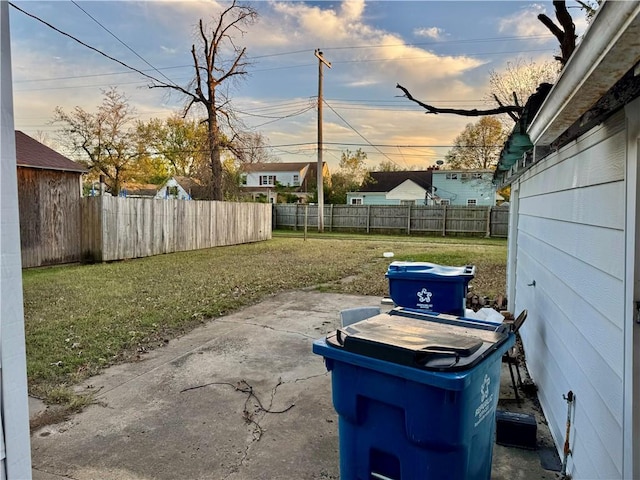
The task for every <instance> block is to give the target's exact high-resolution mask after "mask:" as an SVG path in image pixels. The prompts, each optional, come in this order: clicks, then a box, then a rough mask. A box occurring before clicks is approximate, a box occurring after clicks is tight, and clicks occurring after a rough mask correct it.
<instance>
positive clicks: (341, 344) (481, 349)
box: [313, 314, 514, 480]
mask: <svg viewBox="0 0 640 480" xmlns="http://www.w3.org/2000/svg"><path fill="white" fill-rule="evenodd" d="M513 343H514V335H513V334H512V333H510V332H495V331H490V330H487V329H474V328H471V327H469V326H455V325H450V324H442V323H437V322H429V321H425V320H417V319H413V318H409V317H406V316H403V315H395V316H390V315H388V314H381V315H378V316H376V317H373V318H370V319H367V320H363V321H361V322H357V323H355V324H352V325H349V326H347V327H345V328H342V329H339V330H336V331H335V332H333V333H331V334H329V335H327V337H326V338H322V339H319V340H316V341H315V342H314V343H313V352H314V353H316V354H319V355H322V356H323V357H324V359H325V364H326V366H327V369H328V370H330V371H331V373H332V375H331V378H332V392H333V405H334V408H335V410H336V412H337V413H338V416H339V423H338V428H339V441H340V478H342V479H344V480H355V479H363V480H365V479H366V480H368V479H374V478H375V479H394V480H418V479H420V480H427V479H434V478H437V479H439V480H443V479H450V480H460V479H487V480H488V479H490V477H491V464H492V453H493V443H494V433H495V411H496V406H497V403H498V394H499V388H500V368H501V367H500V366H501V357H502V355H503V354H504V353H505V352H506V351H507V350H508V349H509V348H510V347H511V346H512V345H513Z"/></svg>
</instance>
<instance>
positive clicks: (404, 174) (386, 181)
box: [358, 170, 433, 192]
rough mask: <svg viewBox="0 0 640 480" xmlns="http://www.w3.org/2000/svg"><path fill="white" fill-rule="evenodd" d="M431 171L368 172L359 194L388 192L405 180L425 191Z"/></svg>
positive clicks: (428, 184) (429, 182)
mask: <svg viewBox="0 0 640 480" xmlns="http://www.w3.org/2000/svg"><path fill="white" fill-rule="evenodd" d="M432 173H433V171H432V170H416V171H400V172H369V177H370V178H369V180H367V181H366V182H365V183H364V184H363V185H362V186H361V187H360V190H358V191H359V192H390V191H391V190H393V189H394V188H396V187H397V186H398V185H400V184H401V183H403V182H405V181H406V180H412V181H413V182H415V183H416V184H418V185H420V186H421V187H422V188H424V189H425V190H427V189H428V188H429V187H431V179H432Z"/></svg>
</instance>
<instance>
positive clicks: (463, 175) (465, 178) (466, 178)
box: [460, 173, 470, 180]
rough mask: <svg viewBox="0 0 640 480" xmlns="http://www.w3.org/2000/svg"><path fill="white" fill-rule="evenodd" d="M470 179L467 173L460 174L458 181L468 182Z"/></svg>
mask: <svg viewBox="0 0 640 480" xmlns="http://www.w3.org/2000/svg"><path fill="white" fill-rule="evenodd" d="M469 178H470V174H469V173H461V174H460V180H469Z"/></svg>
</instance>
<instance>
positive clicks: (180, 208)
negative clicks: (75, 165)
mask: <svg viewBox="0 0 640 480" xmlns="http://www.w3.org/2000/svg"><path fill="white" fill-rule="evenodd" d="M82 208H83V210H82V211H83V217H82V218H83V228H82V231H83V235H82V251H83V252H86V255H87V256H89V257H92V258H93V259H95V260H98V261H111V260H122V259H126V258H137V257H145V256H150V255H157V254H162V253H171V252H179V251H186V250H195V249H200V248H209V247H215V246H222V245H237V244H240V243H247V242H257V241H262V240H268V239H269V238H271V206H270V205H267V204H254V203H230V202H201V201H184V200H153V199H142V198H116V197H88V198H84V199H82Z"/></svg>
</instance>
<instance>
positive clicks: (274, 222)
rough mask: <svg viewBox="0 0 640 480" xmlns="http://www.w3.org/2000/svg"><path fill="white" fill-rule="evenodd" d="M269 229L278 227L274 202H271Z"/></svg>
mask: <svg viewBox="0 0 640 480" xmlns="http://www.w3.org/2000/svg"><path fill="white" fill-rule="evenodd" d="M271 211H272V213H271V230H275V229H277V228H278V211H277V209H276V204H275V203H272V204H271Z"/></svg>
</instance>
